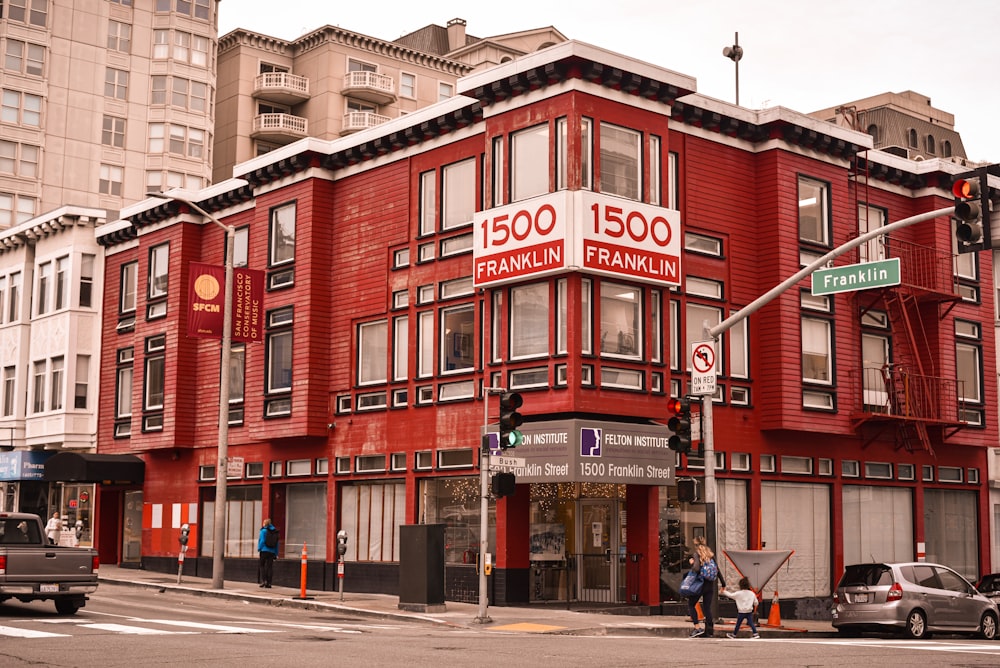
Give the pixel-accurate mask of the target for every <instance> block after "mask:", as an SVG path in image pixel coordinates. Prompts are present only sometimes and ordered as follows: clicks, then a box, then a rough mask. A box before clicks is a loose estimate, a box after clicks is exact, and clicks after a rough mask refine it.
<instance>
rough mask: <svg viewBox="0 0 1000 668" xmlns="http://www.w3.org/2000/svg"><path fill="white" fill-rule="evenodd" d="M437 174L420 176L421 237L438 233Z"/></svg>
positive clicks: (431, 172)
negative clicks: (435, 209)
mask: <svg viewBox="0 0 1000 668" xmlns="http://www.w3.org/2000/svg"><path fill="white" fill-rule="evenodd" d="M436 183H437V174H436V173H435V172H433V171H430V172H424V173H423V174H421V175H420V214H419V215H420V235H421V236H424V235H427V234H434V232H435V231H437V225H436V224H435V223H436V219H435V211H434V201H435V190H434V189H435V187H436Z"/></svg>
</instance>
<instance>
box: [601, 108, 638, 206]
mask: <svg viewBox="0 0 1000 668" xmlns="http://www.w3.org/2000/svg"><path fill="white" fill-rule="evenodd" d="M600 133H601V136H600V156H599V159H600V161H601V163H600V169H601V192H602V193H607V194H609V195H618V196H619V197H626V198H628V199H633V200H635V199H639V196H640V188H641V184H642V181H641V178H640V173H641V170H642V149H641V146H640V145H641V142H642V135H641V134H640V133H638V132H636V131H634V130H629V129H627V128H621V127H617V126H614V125H609V124H607V123H601V125H600Z"/></svg>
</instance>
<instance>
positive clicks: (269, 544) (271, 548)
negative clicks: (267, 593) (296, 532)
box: [257, 519, 278, 589]
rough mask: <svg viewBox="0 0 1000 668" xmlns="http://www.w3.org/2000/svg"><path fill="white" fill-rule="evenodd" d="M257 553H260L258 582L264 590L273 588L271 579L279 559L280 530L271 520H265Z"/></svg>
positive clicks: (259, 537) (258, 540) (261, 528)
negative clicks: (275, 561) (275, 563)
mask: <svg viewBox="0 0 1000 668" xmlns="http://www.w3.org/2000/svg"><path fill="white" fill-rule="evenodd" d="M257 552H259V553H260V564H259V567H258V569H257V570H258V571H259V573H258V578H257V579H258V580H260V586H261V587H263V588H264V589H270V588H271V578H272V577H273V576H274V560H275V559H277V558H278V529H277V528H276V527H275V526H274V525H273V524H271V520H270V519H266V520H264V523H263V524H261V527H260V535H259V536H258V537H257Z"/></svg>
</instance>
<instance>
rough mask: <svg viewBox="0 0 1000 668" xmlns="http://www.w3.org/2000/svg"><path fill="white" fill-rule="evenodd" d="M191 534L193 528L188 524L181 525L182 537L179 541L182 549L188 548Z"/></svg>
mask: <svg viewBox="0 0 1000 668" xmlns="http://www.w3.org/2000/svg"><path fill="white" fill-rule="evenodd" d="M190 534H191V527H190V526H188V525H187V524H186V523H185V524H182V525H181V535H180V536H178V538H177V540H178V542H180V544H181V547H187V544H188V539H189V537H190Z"/></svg>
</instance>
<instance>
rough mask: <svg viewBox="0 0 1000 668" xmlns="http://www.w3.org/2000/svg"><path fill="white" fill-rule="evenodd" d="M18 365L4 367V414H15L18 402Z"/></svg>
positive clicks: (5, 415)
mask: <svg viewBox="0 0 1000 668" xmlns="http://www.w3.org/2000/svg"><path fill="white" fill-rule="evenodd" d="M16 389H17V367H13V366H5V367H4V368H3V416H4V417H11V416H13V415H14V408H15V404H16V402H17V394H16Z"/></svg>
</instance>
